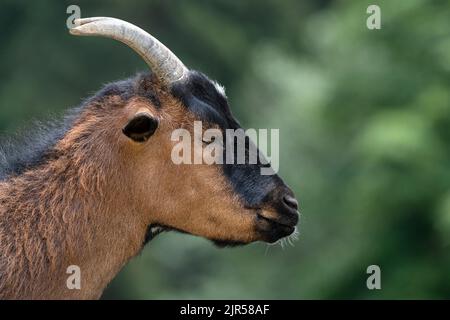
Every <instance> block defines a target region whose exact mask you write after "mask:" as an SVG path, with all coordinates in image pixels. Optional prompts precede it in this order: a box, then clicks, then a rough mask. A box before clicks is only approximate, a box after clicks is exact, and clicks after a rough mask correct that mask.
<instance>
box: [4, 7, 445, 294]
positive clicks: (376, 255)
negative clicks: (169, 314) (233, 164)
mask: <svg viewBox="0 0 450 320" xmlns="http://www.w3.org/2000/svg"><path fill="white" fill-rule="evenodd" d="M69 4H78V5H79V6H80V7H81V14H82V16H84V17H88V16H114V17H118V18H122V19H124V20H128V21H130V22H133V23H135V24H137V25H139V26H141V27H143V28H144V29H146V30H148V31H150V32H151V33H152V34H154V35H155V36H156V37H157V38H159V39H160V40H161V41H162V42H164V43H165V44H166V45H167V46H169V47H170V48H171V49H172V50H173V51H174V52H175V53H176V54H177V55H178V56H179V57H180V58H182V60H183V61H184V62H185V64H186V65H188V66H189V67H190V68H193V69H197V70H200V71H203V72H204V73H206V74H208V75H209V76H210V77H212V78H214V79H217V80H218V81H219V82H221V83H222V84H224V85H225V87H226V88H227V93H228V96H229V99H230V103H231V106H232V109H233V111H234V113H235V115H236V116H237V118H238V119H240V121H241V123H242V124H243V125H244V126H245V127H252V128H280V143H281V145H280V150H281V152H280V153H281V155H280V157H281V158H280V174H281V176H282V177H284V179H285V181H286V182H287V183H288V184H289V185H290V186H291V187H292V188H293V189H294V190H295V192H296V195H297V196H298V198H299V199H300V202H301V208H302V210H301V211H302V217H301V218H302V219H301V228H300V229H301V235H300V239H299V241H297V242H296V243H295V246H294V247H290V246H289V247H285V248H284V249H282V248H281V247H280V246H266V245H265V244H262V243H260V244H252V245H249V246H245V247H239V248H233V249H220V250H219V249H217V248H215V247H214V246H213V245H212V244H211V243H210V242H208V241H206V240H203V239H199V238H194V237H191V236H187V235H180V234H176V233H167V234H163V235H161V236H159V237H157V238H156V239H155V240H154V241H152V242H151V243H150V244H149V245H148V246H147V247H146V249H145V250H144V251H143V252H142V254H141V255H140V256H138V257H137V258H135V259H134V260H133V261H132V262H131V263H130V264H128V265H127V266H126V267H125V268H124V270H123V271H122V272H121V273H120V275H119V276H118V277H117V278H116V279H115V280H114V281H113V282H112V283H111V285H110V286H109V288H108V289H107V291H106V292H105V294H104V298H107V299H108V298H109V299H111V298H137V299H155V298H157V299H163V298H166V299H172V298H209V299H216V298H225V299H228V298H236V299H240V298H262V299H268V298H274V299H278V298H288V299H298V298H307V299H309V298H370V299H372V298H373V299H379V298H450V93H449V88H450V2H449V1H447V0H442V1H436V0H435V1H431V0H428V1H425V0H423V1H420V0H397V1H375V0H372V1H331V0H329V1H326V0H321V1H313V0H311V1H299V0H287V1H275V0H272V1H261V0H246V1H229V0H214V1H211V0H196V1H195V0H192V1H181V0H180V1H163V0H158V1H157V0H152V1H136V0H130V1H119V0H115V1H95V2H94V1H70V2H67V1H56V0H54V1H49V0H43V1H17V0H14V1H13V0H2V1H1V4H0V40H1V41H0V48H1V50H0V74H1V81H0V131H1V133H2V134H4V133H11V132H13V131H15V130H17V128H20V127H21V126H24V124H26V123H27V121H29V120H30V119H31V118H40V119H45V118H46V117H48V116H49V115H50V114H55V113H56V114H58V113H61V112H62V111H63V110H65V109H67V108H69V107H71V106H75V105H77V104H79V103H80V101H81V99H82V98H85V97H87V96H89V95H90V94H92V93H94V92H95V91H97V90H98V89H99V88H100V87H101V86H102V84H103V83H106V82H110V81H113V80H117V79H120V78H125V77H128V76H130V75H133V74H134V73H135V72H137V71H139V70H145V69H146V66H145V64H144V62H143V61H142V60H141V59H140V58H139V57H138V56H137V55H136V54H135V53H133V52H132V51H131V50H130V49H129V48H127V47H126V46H124V45H122V44H120V43H117V42H114V41H112V40H109V39H101V38H77V37H73V36H70V35H69V34H68V31H67V29H66V26H65V23H66V19H67V17H68V14H66V7H67V6H68V5H69ZM370 4H378V5H380V7H381V13H382V29H381V30H368V29H367V27H366V19H367V17H368V14H367V13H366V9H367V7H368V5H370ZM372 264H376V265H379V266H380V268H381V281H382V290H374V291H370V290H368V289H367V288H366V279H367V276H368V275H367V274H366V268H367V266H369V265H372Z"/></svg>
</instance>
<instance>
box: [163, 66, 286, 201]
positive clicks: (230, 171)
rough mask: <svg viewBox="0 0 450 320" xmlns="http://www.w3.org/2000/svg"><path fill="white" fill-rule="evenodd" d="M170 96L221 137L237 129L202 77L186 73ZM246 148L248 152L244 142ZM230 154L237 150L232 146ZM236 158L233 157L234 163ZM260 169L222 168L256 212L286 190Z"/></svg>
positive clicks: (275, 177) (220, 99) (221, 100)
mask: <svg viewBox="0 0 450 320" xmlns="http://www.w3.org/2000/svg"><path fill="white" fill-rule="evenodd" d="M172 94H173V95H174V96H175V97H177V98H178V99H180V100H181V101H182V102H183V104H184V105H185V106H186V108H187V109H188V110H189V111H191V112H192V113H194V114H195V115H196V116H197V117H198V120H201V121H203V122H207V123H209V124H215V125H218V126H219V127H220V128H221V129H222V130H223V136H224V137H225V129H239V128H241V126H240V124H239V122H238V121H237V120H236V119H235V118H234V116H233V115H232V113H231V110H230V107H229V106H228V102H227V100H226V98H225V97H224V96H223V95H222V94H220V93H219V92H218V91H217V88H216V86H215V85H214V82H213V81H212V80H210V79H209V78H208V77H207V76H205V75H203V74H202V73H199V72H197V71H190V74H189V77H188V78H187V80H185V81H184V82H180V83H177V84H175V85H174V86H173V88H172ZM228 143H229V142H227V144H228ZM246 148H247V150H248V140H247V141H246ZM234 150H237V148H236V145H235V148H234ZM236 157H237V155H236V154H235V163H237V161H236ZM224 159H225V155H224ZM247 160H248V159H247ZM263 166H265V165H264V164H262V163H261V162H258V163H257V164H248V163H247V164H224V165H223V170H224V174H225V176H226V177H227V178H228V180H229V181H230V183H231V185H232V186H233V189H234V191H235V192H236V193H237V194H239V195H240V196H241V198H242V199H243V200H244V202H245V205H246V206H248V207H252V208H253V207H254V208H257V207H260V206H262V205H263V204H264V203H266V202H268V201H270V200H272V199H271V198H272V197H271V196H270V194H271V193H273V192H275V190H276V189H277V188H280V187H281V188H282V189H285V190H288V189H287V187H286V186H285V184H284V182H283V180H281V178H280V177H279V176H278V175H271V176H269V175H265V176H263V175H261V170H260V169H261V167H263Z"/></svg>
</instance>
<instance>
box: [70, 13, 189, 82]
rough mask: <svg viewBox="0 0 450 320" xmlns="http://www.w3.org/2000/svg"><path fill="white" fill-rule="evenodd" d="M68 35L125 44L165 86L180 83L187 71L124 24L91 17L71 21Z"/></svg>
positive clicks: (141, 33) (158, 45) (151, 39)
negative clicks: (100, 38)
mask: <svg viewBox="0 0 450 320" xmlns="http://www.w3.org/2000/svg"><path fill="white" fill-rule="evenodd" d="M74 23H75V27H74V28H72V29H70V33H71V34H73V35H77V36H104V37H107V38H112V39H115V40H118V41H121V42H123V43H125V44H126V45H127V46H129V47H130V48H132V49H133V50H134V51H136V52H137V53H138V54H139V55H140V56H141V57H142V58H143V59H144V61H145V62H146V63H147V65H148V66H149V67H150V68H151V69H152V71H153V72H154V73H155V74H156V76H157V77H158V78H159V79H160V80H161V81H162V82H164V83H165V84H166V85H170V84H172V83H174V82H175V81H179V80H181V79H183V78H184V77H185V76H186V74H187V72H188V69H187V68H186V67H185V66H184V64H183V63H182V62H181V61H180V59H178V58H177V56H176V55H175V54H174V53H173V52H172V51H170V50H169V49H168V48H167V47H166V46H165V45H163V44H162V43H161V42H159V41H158V40H157V39H156V38H155V37H153V36H152V35H150V34H148V33H147V32H145V31H144V30H142V29H141V28H139V27H137V26H135V25H133V24H131V23H128V22H126V21H123V20H120V19H116V18H109V17H94V18H84V19H75V21H74Z"/></svg>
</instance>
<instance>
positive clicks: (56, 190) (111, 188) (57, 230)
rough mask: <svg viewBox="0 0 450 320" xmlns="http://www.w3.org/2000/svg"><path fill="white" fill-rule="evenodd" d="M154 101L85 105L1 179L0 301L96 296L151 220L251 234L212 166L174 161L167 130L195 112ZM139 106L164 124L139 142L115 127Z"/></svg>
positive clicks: (235, 236)
mask: <svg viewBox="0 0 450 320" xmlns="http://www.w3.org/2000/svg"><path fill="white" fill-rule="evenodd" d="M158 98H159V99H160V100H161V104H162V106H163V108H161V109H158V108H155V107H154V106H153V105H152V104H151V103H150V102H149V101H148V100H147V99H144V98H140V97H135V98H133V99H131V100H130V101H128V102H125V101H122V100H121V98H120V97H118V96H110V97H107V98H106V99H105V100H103V101H101V102H93V103H91V105H89V106H88V107H86V109H85V110H84V111H83V113H82V114H81V115H80V117H79V118H78V120H77V121H76V123H75V124H74V126H73V127H72V128H71V129H70V130H69V131H68V132H67V134H66V135H65V136H64V138H63V139H61V140H60V141H59V142H58V143H57V144H56V146H55V147H54V148H53V150H52V152H51V155H50V158H49V160H48V161H46V163H45V164H42V165H40V166H37V167H35V168H33V169H30V170H28V171H26V172H25V173H23V174H21V175H19V176H15V177H10V178H8V179H7V180H5V181H2V182H0V298H2V299H15V298H19V299H49V298H50V299H51V298H53V299H95V298H99V297H100V295H101V294H102V292H103V290H104V288H105V287H106V286H107V284H108V283H109V282H110V281H111V279H112V278H113V277H114V276H115V275H116V274H117V273H118V272H119V270H120V269H121V268H122V267H123V265H124V264H125V263H126V262H127V261H128V260H129V259H130V258H132V257H133V256H135V255H136V254H137V253H138V252H139V251H140V250H141V248H142V244H143V241H144V237H145V233H146V230H147V227H148V226H149V225H150V224H152V223H159V224H164V225H168V226H171V227H174V228H177V229H180V230H184V231H186V232H189V233H192V234H195V235H199V236H203V237H206V238H209V239H221V240H231V241H241V242H250V241H254V240H256V239H257V235H256V233H255V231H254V216H255V215H254V214H249V213H251V212H249V211H248V210H247V209H244V208H243V207H242V205H241V204H240V201H239V200H238V198H237V197H236V196H235V195H234V193H233V192H231V189H230V186H229V185H228V183H227V181H226V180H225V178H224V177H223V175H222V174H221V173H220V171H219V169H218V168H217V167H216V166H208V165H195V166H189V165H175V164H173V163H172V161H171V159H170V154H171V149H172V146H173V145H174V142H172V141H170V134H171V132H172V130H173V129H175V128H178V127H185V128H188V129H190V130H192V124H193V120H194V118H193V115H191V114H188V113H187V112H186V109H185V108H183V107H182V106H181V105H180V103H179V102H178V101H177V100H175V99H174V98H173V97H171V96H170V95H169V94H167V93H165V92H164V91H163V90H159V91H158ZM142 111H144V112H148V113H150V114H152V115H154V116H156V117H158V118H159V119H160V126H159V128H158V130H157V131H156V132H155V134H154V136H152V137H151V138H150V139H149V141H148V142H146V143H142V144H140V143H136V142H133V141H132V140H130V139H129V138H127V137H126V136H124V135H123V134H122V132H121V129H122V128H123V127H124V125H125V124H126V123H127V122H128V121H129V119H131V118H132V117H133V115H134V114H136V113H137V112H142ZM69 265H78V266H79V267H80V268H81V290H69V289H68V288H67V287H66V280H67V277H68V276H69V275H68V274H66V269H67V267H68V266H69Z"/></svg>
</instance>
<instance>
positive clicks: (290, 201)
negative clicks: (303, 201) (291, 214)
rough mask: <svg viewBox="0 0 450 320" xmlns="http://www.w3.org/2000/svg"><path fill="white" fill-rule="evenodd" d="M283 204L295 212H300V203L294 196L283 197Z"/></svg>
mask: <svg viewBox="0 0 450 320" xmlns="http://www.w3.org/2000/svg"><path fill="white" fill-rule="evenodd" d="M283 202H284V204H285V205H286V206H287V207H288V208H290V209H292V210H295V211H297V210H298V201H297V199H295V198H294V197H293V196H291V195H285V196H284V197H283Z"/></svg>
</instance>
